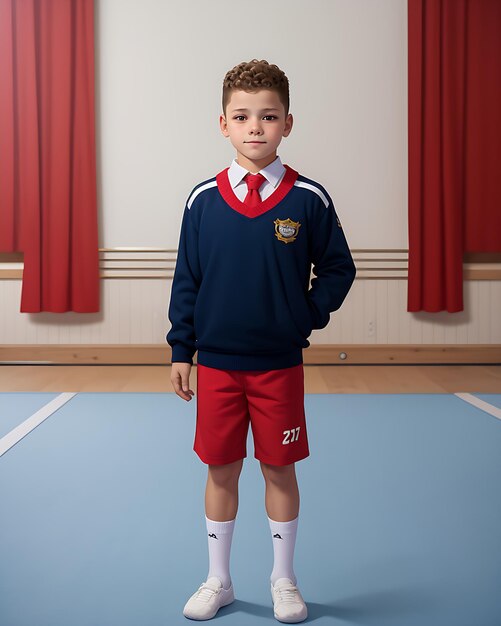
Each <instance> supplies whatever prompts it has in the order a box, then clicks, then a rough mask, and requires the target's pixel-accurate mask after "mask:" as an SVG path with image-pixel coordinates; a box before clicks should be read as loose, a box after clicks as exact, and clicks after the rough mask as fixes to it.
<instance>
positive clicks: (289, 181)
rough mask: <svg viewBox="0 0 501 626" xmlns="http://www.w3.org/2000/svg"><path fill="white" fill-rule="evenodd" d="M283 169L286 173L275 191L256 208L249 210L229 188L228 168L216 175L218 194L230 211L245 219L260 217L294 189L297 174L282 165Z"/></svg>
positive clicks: (290, 168) (230, 187)
mask: <svg viewBox="0 0 501 626" xmlns="http://www.w3.org/2000/svg"><path fill="white" fill-rule="evenodd" d="M284 167H285V169H286V172H285V174H284V177H283V178H282V181H281V182H280V184H279V185H278V187H277V188H276V189H275V191H274V192H273V193H272V194H271V195H270V196H268V197H267V198H266V200H264V201H263V202H262V203H261V204H260V205H259V206H258V207H256V208H251V207H248V206H247V205H246V204H244V203H243V202H241V201H240V200H239V198H237V196H236V195H235V192H234V191H233V188H232V186H231V183H230V180H229V178H228V170H229V169H230V168H229V167H227V168H225V169H224V170H222V171H221V172H219V174H217V175H216V182H217V187H218V189H219V193H220V194H221V195H222V196H223V198H224V199H225V200H226V202H227V203H228V204H229V205H230V206H231V208H232V209H235V211H238V213H241V214H242V215H245V216H246V217H251V218H252V217H257V216H258V215H262V214H263V213H266V211H269V210H270V209H272V208H273V207H274V206H276V205H277V204H278V203H279V202H280V201H281V200H283V199H284V198H285V196H286V195H287V194H288V193H289V191H290V190H291V189H292V187H294V183H295V182H296V179H297V177H298V176H299V172H296V170H294V169H292V167H289V166H288V165H286V164H285V163H284Z"/></svg>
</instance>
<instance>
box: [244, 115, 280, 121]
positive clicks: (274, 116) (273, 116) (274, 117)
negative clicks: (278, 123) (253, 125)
mask: <svg viewBox="0 0 501 626" xmlns="http://www.w3.org/2000/svg"><path fill="white" fill-rule="evenodd" d="M240 117H245V115H236V116H235V117H234V118H233V119H235V120H237V119H238V118H240ZM264 117H272V118H273V119H277V116H276V115H265V116H264Z"/></svg>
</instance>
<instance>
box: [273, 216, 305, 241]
mask: <svg viewBox="0 0 501 626" xmlns="http://www.w3.org/2000/svg"><path fill="white" fill-rule="evenodd" d="M274 223H275V237H276V238H277V239H279V240H280V241H285V243H291V242H292V241H295V240H296V237H297V233H298V231H299V227H300V226H301V224H300V223H299V222H293V221H292V220H291V219H290V218H289V217H288V218H287V219H286V220H279V219H276V220H275V222H274Z"/></svg>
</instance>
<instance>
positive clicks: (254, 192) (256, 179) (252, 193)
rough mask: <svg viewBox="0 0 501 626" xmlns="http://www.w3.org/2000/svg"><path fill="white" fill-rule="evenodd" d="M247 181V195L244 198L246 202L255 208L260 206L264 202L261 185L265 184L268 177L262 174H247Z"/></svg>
mask: <svg viewBox="0 0 501 626" xmlns="http://www.w3.org/2000/svg"><path fill="white" fill-rule="evenodd" d="M244 180H245V182H246V183H247V189H248V190H249V191H248V192H247V195H246V196H245V199H244V204H246V205H247V206H248V207H250V208H251V209H252V208H255V207H257V206H259V205H260V204H261V202H262V200H261V196H260V195H259V191H258V189H259V187H261V185H262V184H263V182H264V181H265V180H266V178H265V177H264V176H263V175H262V174H250V173H249V174H246V176H245V179H244Z"/></svg>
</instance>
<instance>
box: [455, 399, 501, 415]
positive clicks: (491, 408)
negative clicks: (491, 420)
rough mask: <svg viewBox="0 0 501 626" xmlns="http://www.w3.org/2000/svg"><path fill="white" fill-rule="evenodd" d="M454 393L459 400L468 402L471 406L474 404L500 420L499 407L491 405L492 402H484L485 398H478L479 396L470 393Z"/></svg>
mask: <svg viewBox="0 0 501 626" xmlns="http://www.w3.org/2000/svg"><path fill="white" fill-rule="evenodd" d="M454 395H455V396H457V397H458V398H459V399H460V400H464V401H465V402H469V403H470V404H473V406H476V407H477V409H481V410H482V411H485V412H486V413H489V415H493V416H494V417H497V418H498V420H501V409H498V407H497V406H493V405H492V404H489V403H488V402H485V400H480V398H476V397H475V396H473V395H472V394H471V393H455V394H454Z"/></svg>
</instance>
